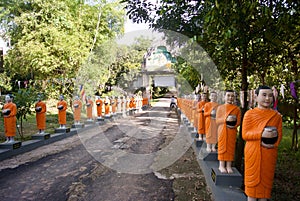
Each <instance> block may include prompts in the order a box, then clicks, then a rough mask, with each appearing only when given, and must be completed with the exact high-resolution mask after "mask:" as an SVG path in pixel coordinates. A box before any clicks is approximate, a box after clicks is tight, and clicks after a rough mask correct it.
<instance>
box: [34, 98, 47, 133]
mask: <svg viewBox="0 0 300 201" xmlns="http://www.w3.org/2000/svg"><path fill="white" fill-rule="evenodd" d="M37 107H41V111H40V112H37V113H36V115H35V118H36V126H37V128H38V129H39V130H45V129H46V112H47V107H46V103H44V102H43V101H38V102H37V103H36V104H35V108H37Z"/></svg>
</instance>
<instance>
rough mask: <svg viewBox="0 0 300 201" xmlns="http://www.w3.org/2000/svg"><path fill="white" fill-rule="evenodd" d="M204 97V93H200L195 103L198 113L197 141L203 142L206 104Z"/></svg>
mask: <svg viewBox="0 0 300 201" xmlns="http://www.w3.org/2000/svg"><path fill="white" fill-rule="evenodd" d="M206 97H207V95H206V93H201V94H200V101H199V102H198V103H197V113H198V126H197V132H198V134H199V140H203V139H204V135H205V119H204V105H205V104H206V103H207V100H206Z"/></svg>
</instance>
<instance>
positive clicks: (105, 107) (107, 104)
mask: <svg viewBox="0 0 300 201" xmlns="http://www.w3.org/2000/svg"><path fill="white" fill-rule="evenodd" d="M104 104H105V106H104V114H105V115H108V114H109V107H110V106H109V102H107V101H105V102H104Z"/></svg>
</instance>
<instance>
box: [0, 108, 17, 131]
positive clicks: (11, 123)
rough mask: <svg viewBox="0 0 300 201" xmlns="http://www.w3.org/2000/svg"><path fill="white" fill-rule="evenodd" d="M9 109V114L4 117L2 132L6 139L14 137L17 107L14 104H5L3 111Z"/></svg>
mask: <svg viewBox="0 0 300 201" xmlns="http://www.w3.org/2000/svg"><path fill="white" fill-rule="evenodd" d="M6 109H9V110H10V114H9V115H4V131H5V136H6V137H14V136H16V123H17V117H16V115H17V106H16V104H14V103H12V102H9V103H5V104H4V106H3V110H6Z"/></svg>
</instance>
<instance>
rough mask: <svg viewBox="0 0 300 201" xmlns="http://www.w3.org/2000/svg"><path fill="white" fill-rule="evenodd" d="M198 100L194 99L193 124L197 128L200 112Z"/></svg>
mask: <svg viewBox="0 0 300 201" xmlns="http://www.w3.org/2000/svg"><path fill="white" fill-rule="evenodd" d="M198 102H199V101H196V100H194V101H193V119H194V122H193V126H194V127H195V128H197V127H198V119H199V118H198V116H199V114H198V111H197V105H198Z"/></svg>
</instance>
